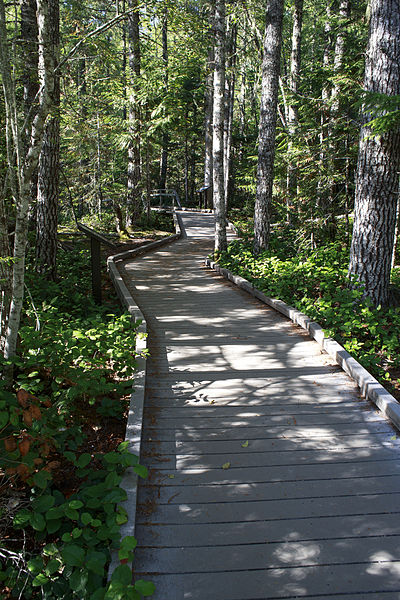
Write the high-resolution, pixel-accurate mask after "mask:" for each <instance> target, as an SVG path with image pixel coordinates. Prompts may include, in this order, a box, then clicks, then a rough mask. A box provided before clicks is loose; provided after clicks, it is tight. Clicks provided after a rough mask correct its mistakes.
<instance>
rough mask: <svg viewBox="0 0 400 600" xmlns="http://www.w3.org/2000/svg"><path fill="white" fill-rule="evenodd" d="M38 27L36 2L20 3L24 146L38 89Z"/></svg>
mask: <svg viewBox="0 0 400 600" xmlns="http://www.w3.org/2000/svg"><path fill="white" fill-rule="evenodd" d="M37 41H38V27H37V22H36V0H22V1H21V54H22V56H21V61H23V64H24V70H23V85H24V116H25V130H24V132H23V136H24V145H25V146H26V145H27V144H28V143H29V134H30V131H31V126H32V118H33V114H34V113H33V111H31V108H32V104H33V102H34V100H35V98H36V94H37V92H38V89H39V80H38V47H37Z"/></svg>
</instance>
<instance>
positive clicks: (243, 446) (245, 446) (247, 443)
mask: <svg viewBox="0 0 400 600" xmlns="http://www.w3.org/2000/svg"><path fill="white" fill-rule="evenodd" d="M240 445H241V446H242V448H248V447H249V440H246V441H245V442H243V444H240Z"/></svg>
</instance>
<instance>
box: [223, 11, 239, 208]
mask: <svg viewBox="0 0 400 600" xmlns="http://www.w3.org/2000/svg"><path fill="white" fill-rule="evenodd" d="M236 39H237V24H236V23H232V22H229V28H228V31H227V43H226V52H227V60H226V67H227V68H226V77H225V123H224V180H225V182H224V187H225V200H224V201H225V210H226V211H228V197H229V187H230V186H229V182H230V173H231V160H232V131H233V109H234V100H235V84H236V62H237V61H236Z"/></svg>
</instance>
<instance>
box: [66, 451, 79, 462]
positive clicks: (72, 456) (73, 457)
mask: <svg viewBox="0 0 400 600" xmlns="http://www.w3.org/2000/svg"><path fill="white" fill-rule="evenodd" d="M64 456H65V458H66V459H68V460H69V461H70V462H72V463H73V464H75V462H76V455H75V454H74V453H73V452H70V451H69V450H65V452H64Z"/></svg>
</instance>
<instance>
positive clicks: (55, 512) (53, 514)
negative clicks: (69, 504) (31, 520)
mask: <svg viewBox="0 0 400 600" xmlns="http://www.w3.org/2000/svg"><path fill="white" fill-rule="evenodd" d="M63 514H64V511H63V509H62V508H61V507H60V506H56V507H54V508H50V510H48V511H47V513H46V519H47V520H48V521H51V520H53V519H59V518H60V517H62V516H63Z"/></svg>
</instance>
